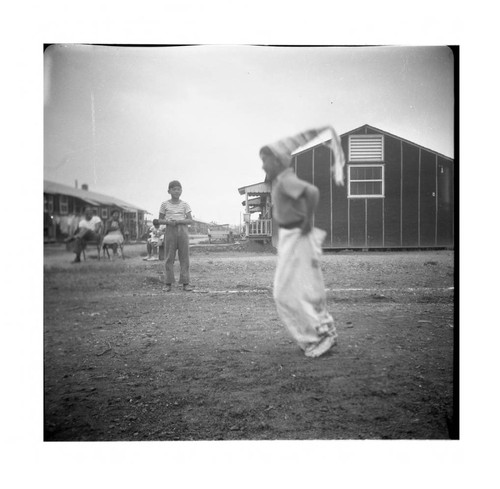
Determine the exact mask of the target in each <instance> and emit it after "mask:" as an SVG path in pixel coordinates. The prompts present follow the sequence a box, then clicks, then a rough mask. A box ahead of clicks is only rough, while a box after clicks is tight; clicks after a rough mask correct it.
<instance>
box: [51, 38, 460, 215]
mask: <svg viewBox="0 0 500 489" xmlns="http://www.w3.org/2000/svg"><path fill="white" fill-rule="evenodd" d="M453 65H454V60H453V54H452V51H451V50H450V49H449V48H448V47H446V46H392V47H381V46H377V47H368V46H358V47H345V46H337V47H298V46H289V47H285V46H274V47H273V46H259V45H191V46H177V47H174V46H163V47H154V46H148V45H142V46H99V45H79V44H59V45H57V44H56V45H51V46H49V47H48V48H47V49H46V50H45V53H44V179H46V180H50V181H54V182H58V183H62V184H66V185H69V186H72V187H74V186H75V185H76V184H77V185H78V186H80V187H81V185H82V184H87V185H88V186H89V190H92V191H95V192H100V193H103V194H107V195H112V196H115V197H117V198H119V199H122V200H124V201H126V202H129V203H131V204H134V205H136V206H138V207H141V208H143V209H145V210H147V211H148V212H150V213H152V214H153V215H155V216H156V215H157V214H158V210H159V207H160V204H161V202H162V201H164V200H166V199H168V198H169V195H168V193H167V188H168V182H169V181H171V180H179V181H180V182H181V183H182V186H183V195H182V197H181V199H183V200H185V201H187V202H188V203H189V204H190V206H191V208H192V212H193V216H194V218H195V219H198V220H201V221H205V222H212V221H215V222H217V223H219V224H239V223H240V219H241V214H242V213H243V212H244V207H243V206H242V201H243V200H244V196H241V195H240V194H239V192H238V188H240V187H243V186H246V185H250V184H253V183H257V182H261V181H263V180H264V172H263V171H262V162H261V161H260V159H259V149H260V148H261V147H262V146H264V145H265V144H267V143H271V142H273V141H276V140H278V139H280V138H282V137H287V136H292V135H294V134H296V133H298V132H301V131H303V130H305V129H310V128H315V127H321V126H325V125H332V126H333V127H334V128H335V130H336V131H337V132H338V134H342V133H344V132H347V131H350V130H352V129H355V128H357V127H359V126H362V125H363V124H370V125H372V126H375V127H377V128H379V129H382V130H384V131H387V132H390V133H393V134H395V135H396V136H399V137H403V138H405V139H408V140H410V141H412V142H414V143H417V144H419V145H422V146H424V147H426V148H429V149H431V150H433V151H437V152H439V153H442V154H444V155H446V156H450V157H453V156H454V154H453V149H454V145H453V130H454V68H453Z"/></svg>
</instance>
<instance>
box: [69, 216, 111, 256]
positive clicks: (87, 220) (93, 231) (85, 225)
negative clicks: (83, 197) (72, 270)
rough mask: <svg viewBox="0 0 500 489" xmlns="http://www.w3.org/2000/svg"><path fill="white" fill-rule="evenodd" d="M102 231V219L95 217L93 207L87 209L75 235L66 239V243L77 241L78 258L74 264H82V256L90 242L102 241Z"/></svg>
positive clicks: (75, 249)
mask: <svg viewBox="0 0 500 489" xmlns="http://www.w3.org/2000/svg"><path fill="white" fill-rule="evenodd" d="M101 229H102V221H101V218H100V217H99V216H94V212H93V211H92V208H91V207H85V211H84V218H83V219H82V220H81V221H80V222H79V223H78V228H77V229H76V231H75V234H74V235H73V236H70V237H69V238H67V239H66V242H69V241H73V240H75V248H74V252H75V255H76V257H75V259H74V260H73V261H72V263H80V255H81V253H82V250H83V248H84V247H85V244H86V243H87V242H88V241H97V240H99V239H101V236H100V232H101Z"/></svg>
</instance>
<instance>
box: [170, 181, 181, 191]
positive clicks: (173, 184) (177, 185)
mask: <svg viewBox="0 0 500 489" xmlns="http://www.w3.org/2000/svg"><path fill="white" fill-rule="evenodd" d="M174 187H180V188H182V185H181V182H179V180H172V181H171V182H170V183H169V184H168V189H169V190H170V189H171V188H174Z"/></svg>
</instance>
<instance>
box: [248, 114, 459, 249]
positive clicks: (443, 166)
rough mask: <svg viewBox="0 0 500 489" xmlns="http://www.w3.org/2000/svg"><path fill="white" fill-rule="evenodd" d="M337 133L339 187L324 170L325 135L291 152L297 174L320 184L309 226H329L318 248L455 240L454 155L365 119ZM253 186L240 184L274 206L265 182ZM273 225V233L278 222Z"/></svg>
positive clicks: (328, 161)
mask: <svg viewBox="0 0 500 489" xmlns="http://www.w3.org/2000/svg"><path fill="white" fill-rule="evenodd" d="M340 139H341V142H342V148H343V151H344V154H345V159H346V166H345V168H344V170H345V185H344V186H343V187H337V186H336V185H335V183H334V182H333V180H332V178H331V176H330V175H331V173H330V172H331V168H332V167H333V159H332V158H333V156H332V154H331V152H330V151H329V149H328V148H327V147H326V146H325V143H326V142H328V141H327V140H323V141H322V140H315V141H311V142H310V143H308V144H307V145H305V146H303V147H301V148H298V149H297V150H296V151H295V152H294V153H293V160H292V166H293V167H294V169H295V172H296V173H297V175H298V177H299V178H302V179H304V180H306V181H308V182H311V183H313V184H314V185H316V186H317V187H318V188H319V190H320V201H319V204H318V208H317V210H316V213H315V226H316V227H318V228H321V229H324V230H325V231H326V232H327V237H326V239H325V242H324V243H323V247H324V248H332V249H333V248H438V247H439V248H443V247H446V248H451V247H453V245H454V229H453V224H454V168H453V159H452V158H449V157H447V156H444V155H442V154H440V153H437V152H435V151H432V150H430V149H427V148H424V147H422V146H420V145H418V144H415V143H413V142H411V141H408V140H406V139H403V138H400V137H398V136H395V135H393V134H390V133H388V132H385V131H382V130H380V129H377V128H376V127H373V126H369V125H367V124H365V125H363V126H361V127H359V128H357V129H353V130H352V131H349V132H347V133H345V134H343V135H341V136H340ZM266 183H267V182H266ZM256 187H257V186H256V185H252V186H249V187H242V188H240V189H239V191H240V193H241V194H243V193H245V194H246V203H248V202H253V201H254V200H255V199H258V200H259V202H260V206H259V207H260V209H262V207H263V206H265V204H266V203H267V207H270V208H272V205H269V204H272V203H270V188H262V189H260V190H265V191H264V192H263V193H255V189H256ZM268 187H269V184H268ZM247 189H248V191H247ZM249 196H250V197H251V199H250V200H249ZM251 211H252V207H251V206H249V205H247V213H249V212H251ZM264 217H271V216H264ZM252 228H255V226H253V227H252V226H249V227H247V229H250V230H251V229H252ZM272 228H273V229H272V231H271V234H272V236H273V241H275V238H276V231H277V229H276V226H272ZM249 238H252V236H251V233H250V235H249ZM255 238H257V236H255Z"/></svg>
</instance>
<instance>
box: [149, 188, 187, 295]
mask: <svg viewBox="0 0 500 489" xmlns="http://www.w3.org/2000/svg"><path fill="white" fill-rule="evenodd" d="M168 193H169V194H170V196H171V198H170V200H166V201H165V202H162V204H161V206H160V213H159V219H158V223H159V224H165V225H166V229H165V238H164V239H165V241H164V246H165V255H166V258H165V284H166V291H167V292H170V291H171V290H172V284H173V283H174V282H175V277H174V261H175V255H176V253H177V254H178V256H179V263H180V267H181V272H180V277H179V283H180V284H182V288H183V290H185V291H187V292H190V291H192V290H193V288H192V287H191V286H190V285H189V234H188V225H189V224H192V222H193V218H192V217H191V207H190V206H189V204H188V203H187V202H184V201H183V200H181V199H180V196H181V194H182V186H181V184H180V182H179V181H178V180H173V181H172V182H170V183H169V184H168Z"/></svg>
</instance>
